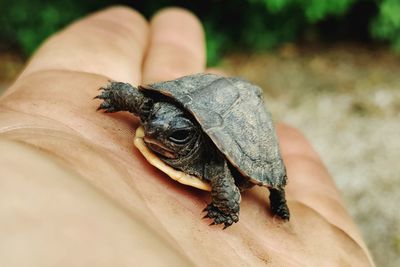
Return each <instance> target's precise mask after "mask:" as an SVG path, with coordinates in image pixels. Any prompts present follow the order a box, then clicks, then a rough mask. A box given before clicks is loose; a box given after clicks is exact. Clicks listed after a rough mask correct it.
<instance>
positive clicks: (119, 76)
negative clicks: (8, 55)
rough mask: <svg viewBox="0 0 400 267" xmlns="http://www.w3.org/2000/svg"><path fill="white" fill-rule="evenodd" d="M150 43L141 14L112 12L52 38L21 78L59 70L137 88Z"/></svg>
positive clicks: (118, 9) (122, 10) (117, 9)
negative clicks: (100, 77) (133, 85)
mask: <svg viewBox="0 0 400 267" xmlns="http://www.w3.org/2000/svg"><path fill="white" fill-rule="evenodd" d="M147 39H148V25H147V22H146V21H145V19H144V18H143V17H142V16H141V15H140V14H139V13H137V12H136V11H134V10H132V9H130V8H126V7H113V8H109V9H106V10H103V11H100V12H97V13H94V14H92V15H89V16H88V17H86V18H84V19H82V20H79V21H77V22H75V23H73V24H72V25H70V26H69V27H67V28H66V29H64V30H62V31H61V32H59V33H57V34H55V35H53V36H52V37H50V38H49V39H48V40H47V41H46V42H45V43H44V44H43V45H42V46H41V47H40V48H39V50H38V51H37V52H36V53H35V55H34V56H33V58H32V59H31V61H30V63H29V64H28V66H27V67H26V69H25V71H24V72H23V73H22V75H21V77H24V76H26V75H29V74H32V73H34V72H38V71H43V70H54V69H55V70H69V71H79V72H90V73H94V74H100V75H104V76H106V77H109V78H111V79H114V80H119V81H126V82H131V83H134V84H136V83H137V82H138V81H139V79H140V68H141V63H142V59H143V54H144V52H145V47H146V45H147Z"/></svg>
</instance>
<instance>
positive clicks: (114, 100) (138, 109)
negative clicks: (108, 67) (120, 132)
mask: <svg viewBox="0 0 400 267" xmlns="http://www.w3.org/2000/svg"><path fill="white" fill-rule="evenodd" d="M100 90H102V92H101V94H100V95H98V96H96V97H95V99H96V98H98V99H103V100H104V102H103V103H101V104H100V106H99V108H98V109H97V110H99V109H104V110H105V112H117V111H129V112H131V113H133V114H135V115H136V116H140V117H141V118H142V117H145V116H146V115H147V114H148V112H150V110H151V107H152V101H151V99H149V98H147V97H145V96H144V95H143V93H142V92H140V91H139V90H138V89H137V88H135V87H133V86H132V85H130V84H129V83H122V82H113V81H112V82H110V83H109V84H108V85H107V86H106V87H101V88H100Z"/></svg>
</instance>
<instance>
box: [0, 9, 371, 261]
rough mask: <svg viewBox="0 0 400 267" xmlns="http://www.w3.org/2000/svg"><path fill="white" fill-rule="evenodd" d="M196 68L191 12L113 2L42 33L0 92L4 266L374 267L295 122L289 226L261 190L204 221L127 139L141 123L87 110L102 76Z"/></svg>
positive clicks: (188, 194) (288, 130) (188, 191)
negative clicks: (236, 211)
mask: <svg viewBox="0 0 400 267" xmlns="http://www.w3.org/2000/svg"><path fill="white" fill-rule="evenodd" d="M204 71H211V70H206V69H205V48H204V34H203V30H202V27H201V24H200V22H199V21H198V20H197V19H196V18H195V17H194V16H193V15H192V14H190V13H189V12H187V11H185V10H181V9H166V10H162V11H160V12H159V13H157V14H156V15H155V16H154V17H153V19H152V20H151V21H150V22H147V21H146V20H145V19H144V18H143V17H142V16H141V15H140V14H138V13H137V12H135V11H133V10H131V9H128V8H125V7H115V8H110V9H107V10H104V11H101V12H98V13H95V14H92V15H90V16H88V17H87V18H84V19H82V20H80V21H78V22H76V23H74V24H72V25H70V26H69V27H67V28H66V29H65V30H63V31H61V32H60V33H58V34H56V35H54V36H52V37H51V38H50V39H48V40H47V41H46V42H45V43H44V44H43V45H42V47H41V48H40V49H39V50H38V51H37V52H36V53H35V55H34V56H33V57H32V58H31V60H30V61H29V63H28V64H27V66H26V68H25V70H24V71H23V72H22V74H21V75H20V76H19V78H18V79H17V80H16V82H15V83H14V84H13V85H12V86H11V87H10V88H9V89H8V90H7V91H6V93H5V94H4V95H3V96H2V97H1V99H0V151H1V153H0V170H1V174H0V236H1V239H0V265H1V266H133V265H136V266H160V265H161V266H191V265H197V266H246V265H249V266H263V265H266V264H270V266H371V265H373V263H372V260H371V258H370V255H369V252H368V250H367V248H366V246H365V244H364V242H363V240H362V238H361V236H360V233H359V232H358V230H357V227H356V226H355V224H354V222H353V221H352V219H351V217H350V216H349V214H348V212H347V210H346V208H345V207H344V204H343V202H342V200H341V197H340V193H339V192H338V190H337V188H336V187H335V185H334V183H333V180H332V178H331V177H330V175H329V173H328V172H327V170H326V168H325V167H324V165H323V163H322V162H321V160H320V157H319V156H318V155H317V154H316V152H315V151H314V150H313V148H312V146H311V145H310V143H309V142H308V141H307V140H306V139H305V137H304V136H303V135H302V134H301V133H300V132H299V131H298V130H296V129H294V128H292V127H289V126H287V125H283V124H278V126H277V131H278V137H279V140H280V145H281V150H282V155H283V159H284V161H285V164H286V167H287V171H288V186H287V187H286V194H287V200H288V205H289V208H290V211H291V219H290V222H287V223H285V222H282V221H281V220H278V219H276V218H274V217H272V215H271V213H270V211H269V203H268V197H267V191H266V189H265V188H260V187H257V188H254V189H252V190H249V191H247V192H246V193H244V194H243V196H242V203H241V214H240V221H239V223H237V224H235V225H233V226H232V227H230V228H228V229H226V230H224V231H223V230H221V227H218V226H209V225H208V224H209V223H210V221H207V220H206V219H203V220H202V219H201V217H202V214H201V211H202V210H203V208H204V206H205V204H206V203H207V202H208V201H209V196H208V194H207V193H205V192H202V191H199V190H197V189H192V188H188V187H187V186H184V185H180V184H178V183H176V182H175V181H172V180H171V179H168V177H167V176H165V175H164V174H162V173H161V172H159V171H157V170H156V169H155V168H154V167H152V166H151V165H149V164H148V163H147V162H146V161H145V160H144V159H143V157H142V156H141V155H140V153H139V152H138V151H137V150H136V149H135V148H134V146H133V134H134V130H135V129H136V127H137V126H138V121H137V120H136V119H135V118H134V117H133V116H130V115H129V114H122V113H116V114H105V113H102V112H96V108H97V107H98V105H99V103H100V101H98V100H92V98H93V97H94V96H96V95H97V94H98V91H97V89H98V88H99V87H101V86H103V85H105V84H106V83H107V80H109V79H113V80H117V81H124V82H129V83H131V84H134V85H137V84H147V83H151V82H156V81H162V80H170V79H174V78H177V77H180V76H183V75H187V74H192V73H198V72H204Z"/></svg>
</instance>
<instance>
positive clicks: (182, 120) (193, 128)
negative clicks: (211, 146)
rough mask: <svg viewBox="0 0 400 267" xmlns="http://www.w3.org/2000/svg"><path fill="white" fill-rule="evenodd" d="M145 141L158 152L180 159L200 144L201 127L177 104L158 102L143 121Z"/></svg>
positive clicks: (167, 156)
mask: <svg viewBox="0 0 400 267" xmlns="http://www.w3.org/2000/svg"><path fill="white" fill-rule="evenodd" d="M143 128H144V133H145V137H144V141H145V143H146V145H147V146H148V147H149V148H150V149H151V150H152V151H154V152H155V153H156V154H158V155H160V156H161V157H164V158H167V159H178V158H182V157H186V156H188V155H189V154H191V152H192V150H193V148H194V147H196V146H198V145H200V144H199V142H200V138H199V137H200V135H201V132H200V129H199V126H198V125H197V124H196V123H193V121H192V120H191V118H190V117H189V116H188V115H187V114H186V113H185V112H184V111H182V110H181V109H180V108H178V107H177V106H175V105H173V104H170V103H166V102H157V103H155V104H154V105H153V108H152V110H151V111H150V114H149V116H148V117H147V119H146V121H145V122H143Z"/></svg>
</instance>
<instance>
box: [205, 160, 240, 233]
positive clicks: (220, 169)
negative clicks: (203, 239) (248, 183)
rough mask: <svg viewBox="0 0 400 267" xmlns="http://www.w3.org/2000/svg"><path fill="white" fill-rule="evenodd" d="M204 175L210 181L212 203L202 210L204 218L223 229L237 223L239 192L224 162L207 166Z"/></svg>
mask: <svg viewBox="0 0 400 267" xmlns="http://www.w3.org/2000/svg"><path fill="white" fill-rule="evenodd" d="M205 175H206V177H207V178H208V179H209V180H210V181H211V198H212V201H211V203H210V204H208V206H207V207H206V208H205V209H204V211H205V212H207V214H206V215H205V216H204V218H211V219H213V220H214V221H213V223H212V224H224V229H225V228H227V227H229V226H231V225H232V224H233V223H236V222H238V221H239V210H240V206H239V205H240V191H239V189H238V188H237V186H236V185H235V179H234V178H233V176H232V174H231V172H230V170H229V168H228V164H227V162H226V160H221V162H213V163H211V164H209V165H207V166H206V170H205Z"/></svg>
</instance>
